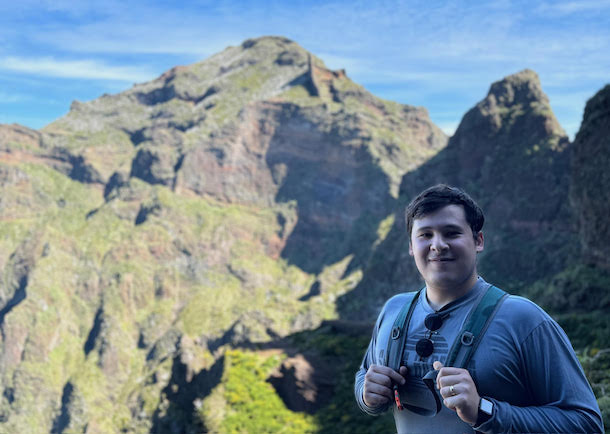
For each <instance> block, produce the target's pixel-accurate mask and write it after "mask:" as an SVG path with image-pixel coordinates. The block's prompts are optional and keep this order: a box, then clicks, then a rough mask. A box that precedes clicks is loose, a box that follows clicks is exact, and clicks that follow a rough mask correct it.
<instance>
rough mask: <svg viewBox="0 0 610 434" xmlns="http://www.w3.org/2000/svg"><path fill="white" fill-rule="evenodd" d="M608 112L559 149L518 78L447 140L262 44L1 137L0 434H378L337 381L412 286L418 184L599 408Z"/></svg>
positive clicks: (425, 123)
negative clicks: (455, 202) (475, 233)
mask: <svg viewBox="0 0 610 434" xmlns="http://www.w3.org/2000/svg"><path fill="white" fill-rule="evenodd" d="M604 92H605V93H604ZM607 95H608V91H607V88H606V89H604V90H603V91H602V92H600V94H598V95H597V96H595V97H594V98H593V99H592V100H591V101H590V103H589V105H588V106H587V110H586V112H585V119H584V120H583V126H582V128H581V132H579V134H578V136H577V138H576V141H575V142H574V143H573V144H571V143H570V142H569V140H568V138H567V137H566V135H565V133H564V132H563V130H562V129H561V127H560V126H559V124H558V122H557V121H556V119H555V117H554V116H553V113H552V111H551V109H550V105H549V101H548V98H547V97H546V95H545V94H544V92H543V91H542V88H541V84H540V81H539V79H538V77H537V75H536V74H535V73H534V72H533V71H529V70H525V71H522V72H519V73H517V74H514V75H510V76H508V77H506V78H504V79H503V80H500V81H499V82H497V83H494V84H492V86H491V88H490V91H489V93H488V95H487V96H486V97H485V98H484V99H483V100H482V101H481V102H479V103H478V104H476V106H475V107H474V108H472V109H471V110H470V111H468V112H467V113H466V115H465V116H464V118H463V120H462V122H461V124H460V126H459V127H458V129H457V131H456V133H455V134H454V135H453V136H452V137H451V138H449V137H447V136H446V135H445V134H444V133H443V132H442V131H441V130H440V129H439V128H438V127H437V126H435V125H434V124H433V123H432V122H431V121H430V119H429V116H428V113H427V111H426V110H425V109H424V108H421V107H413V106H409V105H402V104H398V103H394V102H391V101H386V100H382V99H379V98H377V97H375V96H374V95H372V94H370V93H369V92H368V91H366V90H365V89H364V88H363V87H361V86H359V85H358V84H356V83H354V82H353V81H351V80H350V79H349V78H348V76H347V75H346V72H345V71H343V70H339V71H333V70H330V69H328V68H327V67H326V66H325V65H324V63H323V62H322V61H321V60H320V59H318V58H316V57H315V56H314V55H313V54H311V53H309V52H307V51H306V50H304V49H303V48H301V47H300V46H299V45H298V44H296V43H294V42H292V41H290V40H288V39H285V38H281V37H262V38H257V39H250V40H247V41H245V42H244V43H243V44H241V45H240V46H237V47H228V48H227V49H226V50H224V51H222V52H220V53H218V54H216V55H214V56H212V57H210V58H209V59H206V60H204V61H202V62H199V63H195V64H193V65H189V66H180V67H176V68H173V69H171V70H170V71H167V72H166V73H164V74H163V75H161V76H160V77H159V78H157V79H156V80H153V81H151V82H148V83H142V84H137V85H135V86H133V87H132V88H131V89H129V90H126V91H124V92H121V93H119V94H116V95H103V96H101V97H100V98H98V99H95V100H93V101H89V102H78V101H75V102H74V103H73V104H72V106H71V108H70V111H69V113H68V114H67V115H66V116H64V117H62V118H60V119H58V120H57V121H55V122H53V123H51V124H50V125H48V126H46V127H45V128H43V129H41V130H40V131H35V130H31V129H28V128H25V127H22V126H19V125H0V184H2V195H0V222H1V224H0V270H2V279H0V332H1V333H0V387H1V388H2V394H1V395H0V432H32V433H37V432H41V433H42V432H54V433H55V432H56V433H64V432H65V433H68V432H87V433H112V432H163V433H166V432H167V433H183V432H187V433H195V432H205V431H208V432H261V431H272V432H279V431H289V432H312V431H316V432H337V429H338V428H337V420H341V426H342V428H343V429H344V432H353V431H354V430H357V429H365V430H369V431H371V432H384V431H387V430H388V429H392V426H393V425H392V424H393V421H392V420H391V419H388V418H387V417H385V418H369V417H366V416H363V415H361V414H359V413H358V410H357V409H355V408H354V404H353V398H352V391H351V382H352V381H353V373H354V371H355V369H356V367H357V365H358V364H359V362H360V357H361V355H362V353H363V351H364V348H365V347H366V344H367V341H368V337H369V335H370V330H371V326H372V322H373V321H374V318H375V315H376V313H377V311H378V309H379V308H380V306H381V303H382V302H383V301H384V300H385V299H386V298H387V297H388V296H390V295H392V294H395V293H397V292H400V291H404V290H411V289H413V288H414V287H415V286H417V285H419V284H420V283H421V282H419V277H418V275H417V272H416V270H415V268H414V267H413V265H412V264H411V263H412V261H411V258H410V257H409V256H408V251H407V248H406V246H407V245H408V244H407V243H408V240H407V238H406V236H405V233H404V225H403V224H402V222H403V216H402V213H403V210H404V206H405V205H406V203H408V201H409V200H410V199H411V198H412V197H413V195H414V194H415V193H417V192H418V191H419V190H421V189H422V188H423V187H426V186H428V185H430V184H432V183H436V182H448V183H451V184H455V185H459V186H462V187H464V188H465V189H466V190H467V191H468V192H469V193H471V194H472V195H473V197H475V199H477V201H478V202H479V203H480V204H481V205H482V206H483V208H484V210H485V211H486V216H487V219H488V221H487V223H486V227H485V236H486V251H485V252H484V254H483V255H482V257H481V261H480V268H481V271H482V273H483V275H484V276H485V277H486V278H488V279H489V280H492V281H494V282H495V283H498V284H499V285H500V286H502V287H504V288H507V289H509V290H511V291H512V292H517V293H523V294H527V295H529V296H531V297H532V298H533V299H535V300H536V301H538V302H540V303H541V304H543V305H544V306H545V307H546V308H547V309H549V310H550V311H552V312H553V313H554V314H555V315H556V316H557V318H558V319H559V320H560V321H562V325H564V327H565V328H566V330H567V331H568V333H569V334H570V337H571V339H572V340H573V342H575V346H577V348H584V347H586V346H590V345H594V348H590V349H588V350H587V352H585V353H583V354H584V355H583V357H584V358H583V359H582V360H583V364H584V366H585V369H586V372H587V374H588V375H589V376H590V377H589V378H590V379H591V382H592V384H593V387H594V390H595V391H596V393H597V394H598V396H600V403H603V402H605V401H603V400H604V399H607V396H606V395H605V390H607V385H608V384H610V379H609V378H608V377H607V372H609V371H608V369H607V367H608V366H610V363H606V359H605V358H604V357H606V356H605V354H609V353H608V352H607V351H606V350H604V349H605V348H610V342H608V330H609V329H610V324H608V320H607V318H608V315H607V310H608V304H607V302H606V301H605V300H606V299H607V288H608V285H607V282H610V279H608V272H607V264H606V265H604V264H605V263H604V261H603V259H604V257H607V255H606V256H604V252H605V250H604V249H605V246H604V243H603V240H604V238H603V234H604V233H605V232H603V231H604V230H607V227H606V226H604V222H606V220H607V219H605V211H606V208H605V205H604V201H596V197H597V196H596V195H599V197H605V196H603V186H605V185H608V183H607V182H606V181H604V179H605V178H603V176H604V167H605V166H604V161H605V160H603V158H605V156H607V148H608V146H607V140H606V141H604V140H605V137H607V134H605V133H604V131H606V130H605V129H604V128H606V127H607V125H608V119H609V118H608V110H607V105H608V104H607ZM597 180H600V182H599V189H597V190H596V188H598V187H597V185H596V181H597ZM589 192H595V196H592V195H590V194H589ZM604 228H605V229H604ZM595 234H602V235H601V236H600V238H596V237H595ZM588 246H590V247H593V246H594V248H591V249H588ZM592 306H593V308H592ZM602 401H603V402H602ZM600 405H602V404H600ZM604 405H605V404H604ZM602 407H603V405H602ZM603 408H606V407H603ZM609 409H610V406H609Z"/></svg>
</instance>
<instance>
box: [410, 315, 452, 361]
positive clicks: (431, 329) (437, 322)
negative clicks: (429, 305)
mask: <svg viewBox="0 0 610 434" xmlns="http://www.w3.org/2000/svg"><path fill="white" fill-rule="evenodd" d="M448 316H449V313H448V312H447V313H438V312H435V313H431V314H429V315H427V316H426V319H424V325H425V326H426V328H427V329H428V336H427V337H425V338H422V339H420V340H419V341H417V343H416V344H415V352H416V353H417V355H418V356H419V357H420V360H421V359H423V358H425V357H428V356H429V355H430V354H432V353H433V352H434V343H433V342H432V341H431V340H430V338H431V337H432V335H433V334H434V333H435V332H436V331H437V330H438V329H440V328H441V327H442V326H443V322H444V321H445V319H446V318H447V317H448Z"/></svg>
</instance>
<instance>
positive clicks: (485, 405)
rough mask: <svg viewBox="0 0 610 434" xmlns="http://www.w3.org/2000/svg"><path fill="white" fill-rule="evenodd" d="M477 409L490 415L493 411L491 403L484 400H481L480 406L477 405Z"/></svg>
mask: <svg viewBox="0 0 610 434" xmlns="http://www.w3.org/2000/svg"><path fill="white" fill-rule="evenodd" d="M479 408H480V409H481V411H482V412H483V413H487V414H489V415H491V413H492V412H493V409H494V405H493V402H491V401H488V400H487V399H485V398H481V404H479Z"/></svg>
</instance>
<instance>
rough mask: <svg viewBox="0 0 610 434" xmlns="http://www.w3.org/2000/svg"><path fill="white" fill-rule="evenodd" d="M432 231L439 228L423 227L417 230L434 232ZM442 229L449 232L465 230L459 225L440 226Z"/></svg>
mask: <svg viewBox="0 0 610 434" xmlns="http://www.w3.org/2000/svg"><path fill="white" fill-rule="evenodd" d="M432 229H437V226H421V227H419V228H417V229H416V232H420V231H429V230H432ZM440 229H445V230H447V229H454V230H460V231H461V230H463V228H462V227H461V226H459V225H452V224H449V225H443V226H440Z"/></svg>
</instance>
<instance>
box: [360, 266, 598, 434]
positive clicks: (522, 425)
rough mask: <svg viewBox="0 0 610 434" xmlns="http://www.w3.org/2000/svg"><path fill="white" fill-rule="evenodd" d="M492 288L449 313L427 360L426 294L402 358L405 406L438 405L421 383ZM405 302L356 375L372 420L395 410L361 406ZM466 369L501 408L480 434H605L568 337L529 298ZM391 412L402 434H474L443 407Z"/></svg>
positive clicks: (385, 319)
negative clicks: (369, 374)
mask: <svg viewBox="0 0 610 434" xmlns="http://www.w3.org/2000/svg"><path fill="white" fill-rule="evenodd" d="M487 286H488V284H487V283H486V282H485V281H484V280H483V279H481V278H479V280H478V281H477V283H476V284H475V286H474V287H473V289H472V290H471V291H470V292H469V293H468V294H466V295H465V296H463V297H461V298H460V299H458V300H455V301H454V302H452V303H451V304H450V305H449V306H447V307H446V308H445V309H444V311H446V312H449V317H448V318H446V319H445V321H444V323H443V325H442V327H441V328H440V329H439V330H438V331H437V333H436V334H433V335H432V337H431V338H430V339H431V340H432V341H433V343H434V352H433V353H432V355H430V356H429V357H426V358H423V359H422V358H421V357H419V356H418V355H417V354H416V352H415V344H416V342H417V341H418V340H419V339H421V338H422V337H428V335H429V333H428V330H427V329H426V328H425V326H424V318H425V317H426V315H428V314H430V313H433V312H434V309H433V308H432V307H431V306H430V305H429V304H428V301H427V297H426V296H425V291H424V293H423V294H422V296H421V297H420V299H419V301H418V302H417V305H416V307H415V310H414V312H413V316H412V318H411V322H410V325H409V330H408V337H407V342H406V345H405V351H404V354H403V364H404V365H406V366H407V367H408V368H409V374H408V377H407V384H406V385H405V386H404V387H402V388H401V390H400V395H401V398H402V399H403V401H406V402H409V403H412V404H416V405H417V406H419V407H434V399H433V397H432V396H431V393H430V391H429V390H428V389H427V388H426V386H425V385H424V383H423V381H422V380H421V377H423V376H424V375H425V374H426V372H428V371H429V370H431V369H432V363H433V362H434V361H436V360H439V361H441V362H443V363H444V362H445V360H446V359H447V353H448V351H449V348H450V347H451V345H452V344H453V341H454V339H455V338H456V336H457V335H458V333H459V331H460V329H461V328H462V324H463V322H464V320H465V317H466V316H467V314H468V312H469V311H470V309H471V308H472V306H473V304H474V303H475V301H476V299H477V295H478V294H479V293H480V291H483V290H485V289H486V287H487ZM405 297H406V295H405V294H399V295H397V296H394V297H392V298H391V299H390V300H388V302H387V303H386V304H385V306H384V308H383V310H382V312H381V314H380V315H379V318H378V319H377V323H376V325H375V329H374V331H373V336H372V339H371V342H370V344H369V347H368V349H367V352H366V354H365V356H364V359H363V361H362V365H361V367H360V369H359V371H358V372H357V373H356V381H355V395H356V400H357V402H358V405H359V407H360V408H361V409H362V410H363V411H365V412H366V413H369V414H372V415H375V414H379V413H381V412H383V411H385V410H387V409H388V408H389V407H390V405H391V404H393V403H390V404H386V405H384V406H381V407H378V408H371V407H368V406H367V405H366V404H365V403H364V401H363V399H362V393H363V386H364V375H365V374H366V371H367V370H368V368H369V366H370V365H371V364H383V361H384V356H385V352H386V350H387V349H386V346H387V342H388V336H389V333H390V330H391V328H392V325H393V323H394V319H395V318H396V315H397V314H398V312H399V311H400V309H401V307H402V306H403V304H404V303H405ZM467 369H468V371H469V372H470V374H471V376H472V378H473V380H474V383H475V385H476V386H477V390H478V393H479V395H481V396H483V397H486V398H487V399H489V400H490V401H493V403H494V407H495V409H494V413H493V415H492V417H491V419H489V420H488V421H487V422H485V423H483V424H481V425H480V426H475V427H474V429H476V430H477V431H479V432H484V433H541V432H544V433H546V432H559V433H598V432H603V423H602V418H601V413H600V410H599V407H598V405H597V401H596V400H595V396H594V394H593V391H592V390H591V387H590V385H589V383H588V381H587V379H586V377H585V375H584V372H583V370H582V367H581V366H580V363H579V362H578V359H577V357H576V354H575V353H574V350H573V349H572V346H571V344H570V342H569V340H568V338H567V336H566V334H565V333H564V331H563V330H562V329H561V327H559V325H558V324H557V323H556V322H555V321H554V320H553V319H552V318H551V317H550V316H549V315H548V314H546V313H545V312H544V311H543V310H542V309H541V308H540V307H538V306H537V305H535V304H534V303H532V302H531V301H529V300H527V299H525V298H522V297H517V296H509V297H508V298H507V299H506V300H505V301H504V303H503V304H502V305H501V306H500V308H499V310H498V312H497V314H496V316H495V317H494V319H493V321H492V323H491V324H490V326H489V328H488V329H487V331H486V333H485V335H484V336H483V338H482V340H481V342H480V345H479V347H478V349H477V351H476V353H475V354H474V356H473V358H472V360H471V361H470V363H469V365H468V367H467ZM392 408H393V411H394V420H395V422H396V428H397V430H398V432H399V433H406V432H409V433H431V432H434V433H439V434H440V433H471V432H473V431H474V429H473V427H471V426H470V425H468V424H467V423H465V422H463V421H462V420H461V419H459V417H458V416H457V414H456V413H455V412H454V411H452V410H449V409H447V408H446V407H444V406H443V408H442V410H441V411H440V412H439V413H438V414H437V415H436V416H435V417H425V416H420V415H417V414H415V413H412V412H410V411H408V410H403V411H398V410H397V409H396V406H395V405H392Z"/></svg>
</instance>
